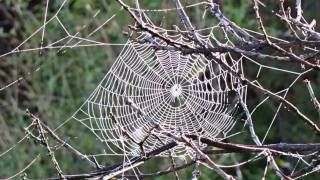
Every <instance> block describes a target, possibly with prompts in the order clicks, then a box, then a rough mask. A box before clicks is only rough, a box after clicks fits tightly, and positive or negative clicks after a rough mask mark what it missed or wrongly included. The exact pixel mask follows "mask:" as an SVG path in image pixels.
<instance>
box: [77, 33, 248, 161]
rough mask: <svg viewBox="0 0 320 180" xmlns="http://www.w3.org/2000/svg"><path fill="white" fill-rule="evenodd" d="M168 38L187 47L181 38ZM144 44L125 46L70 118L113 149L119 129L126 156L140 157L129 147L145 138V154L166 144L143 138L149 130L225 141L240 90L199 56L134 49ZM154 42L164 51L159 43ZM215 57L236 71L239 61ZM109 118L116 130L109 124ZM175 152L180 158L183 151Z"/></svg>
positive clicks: (242, 90)
mask: <svg viewBox="0 0 320 180" xmlns="http://www.w3.org/2000/svg"><path fill="white" fill-rule="evenodd" d="M210 34H211V33H210ZM166 36H168V34H166ZM170 37H171V38H174V39H175V41H177V42H180V43H189V44H190V42H188V40H187V39H185V38H183V37H182V36H181V35H176V36H172V35H171V36H170ZM209 37H210V35H209V36H208V35H207V36H202V40H203V41H204V42H208V39H209ZM148 38H150V37H149V36H148V35H141V36H140V37H138V38H135V40H133V41H132V40H129V41H128V42H127V43H126V45H125V48H124V49H123V51H122V53H121V54H120V55H119V57H118V59H117V60H116V61H115V63H114V65H113V66H112V67H111V69H110V71H109V72H108V73H107V75H106V76H105V77H104V79H103V80H102V81H101V82H100V83H99V85H98V86H97V88H96V89H95V90H94V92H93V93H92V94H91V95H90V97H89V98H88V99H87V100H86V102H85V103H84V105H83V106H82V107H81V108H80V109H79V111H78V112H77V113H76V114H75V115H74V116H73V117H74V118H75V119H77V120H78V121H79V122H81V123H83V124H84V125H85V126H87V127H88V128H90V130H91V131H92V132H93V133H94V134H95V135H97V137H98V138H99V139H100V140H101V141H103V142H106V143H113V144H115V145H116V146H117V147H118V148H119V149H122V145H121V140H120V138H121V135H120V134H119V131H120V130H119V128H120V127H122V128H124V131H126V132H128V133H129V134H130V135H131V136H132V137H133V139H134V141H133V140H132V139H131V140H130V139H127V140H126V143H125V144H126V146H125V148H126V149H125V150H123V149H122V152H128V153H130V154H131V155H139V154H141V152H139V146H138V145H137V144H136V143H135V142H141V141H143V140H144V139H145V138H147V139H146V142H145V146H144V147H145V149H146V150H147V151H150V150H153V149H156V148H158V147H160V146H161V145H163V144H164V143H168V142H170V138H165V139H162V138H160V139H159V138H154V137H152V136H151V137H147V136H148V135H149V133H150V132H149V131H150V129H152V128H153V127H154V126H155V124H156V125H161V126H162V127H164V128H165V130H167V131H170V132H171V133H173V134H176V135H179V134H180V133H183V134H197V135H199V136H202V137H206V138H218V137H219V135H220V138H225V137H226V135H227V134H228V132H229V131H230V130H231V128H232V127H233V125H234V124H235V122H236V116H235V114H236V113H237V110H238V105H237V104H238V101H239V100H238V97H239V98H242V99H244V98H245V94H246V87H245V86H242V85H241V83H240V80H239V79H238V78H236V77H234V76H233V75H232V74H231V73H229V72H227V71H224V70H223V69H222V68H221V67H220V65H219V64H217V63H216V62H214V61H209V60H207V59H206V58H204V57H201V56H200V55H183V54H181V52H179V51H175V50H171V51H170V50H155V49H154V48H153V46H152V44H149V45H147V44H141V43H139V42H144V41H146V39H148ZM156 42H157V44H159V45H163V46H166V44H165V43H164V42H161V41H160V40H157V41H156ZM191 45H193V44H191ZM216 56H217V57H219V58H221V59H224V60H225V61H226V58H227V57H229V58H230V59H231V62H230V63H231V67H232V68H233V69H234V70H235V71H240V70H241V69H242V68H241V64H242V62H241V60H234V59H232V57H231V56H230V55H228V54H216ZM137 109H138V110H137ZM111 113H112V114H114V116H115V118H116V119H117V121H118V122H119V124H117V123H116V122H114V121H112V118H111V117H110V114H111ZM79 117H80V118H79ZM132 141H133V142H132ZM112 151H113V152H115V153H116V152H117V150H112ZM137 151H138V152H137ZM175 151H176V153H178V154H179V153H182V152H180V151H183V148H182V149H181V148H180V147H178V148H176V150H175Z"/></svg>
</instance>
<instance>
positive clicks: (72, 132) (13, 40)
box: [0, 0, 320, 179]
mask: <svg viewBox="0 0 320 180" xmlns="http://www.w3.org/2000/svg"><path fill="white" fill-rule="evenodd" d="M49 2H50V3H49V8H48V19H49V18H50V17H52V16H53V15H54V14H55V12H56V11H57V10H58V8H59V6H60V5H61V3H62V0H50V1H49ZM126 2H127V3H128V4H131V5H133V1H126ZM140 2H141V8H143V9H164V8H174V3H173V2H172V1H171V0H153V1H149V0H140ZM181 2H182V3H183V4H184V5H190V4H194V3H196V2H200V1H193V0H182V1H181ZM264 2H266V3H269V4H270V5H271V7H274V8H275V9H277V6H276V4H277V3H274V2H277V0H272V1H264ZM285 2H286V3H285V5H286V6H287V7H291V9H292V10H294V3H295V1H294V0H291V1H290V0H287V1H285ZM218 3H220V4H221V9H222V10H223V11H224V13H225V15H226V16H227V17H228V18H229V19H231V20H233V21H234V22H236V23H237V24H238V25H240V26H243V27H246V28H248V29H252V30H257V23H256V19H255V17H254V12H253V10H252V4H251V0H225V1H223V3H222V1H221V2H218ZM45 7H46V1H44V0H28V1H25V0H1V1H0V55H1V54H5V53H7V52H10V51H12V50H13V49H14V48H15V47H16V46H18V45H19V44H20V43H21V42H23V41H24V40H25V39H26V38H28V37H29V36H30V35H31V34H32V33H34V32H35V31H36V30H37V29H38V28H39V27H41V26H42V24H43V20H44V14H45ZM204 9H205V6H204V5H202V6H196V7H194V8H193V10H192V11H187V12H188V14H189V15H190V17H191V20H192V22H193V23H194V24H195V26H196V27H206V26H210V25H212V24H214V23H216V22H217V21H216V20H215V19H214V18H213V17H210V15H207V18H206V19H202V16H203V13H204ZM303 9H304V13H305V17H306V18H308V19H307V20H308V21H309V22H310V21H311V20H312V19H316V20H317V21H318V22H319V20H320V13H317V12H318V10H319V9H320V1H318V0H308V1H303ZM262 12H263V13H265V14H264V19H265V22H266V26H267V31H268V32H269V33H270V34H272V35H274V36H278V37H282V38H286V36H287V35H288V32H287V30H286V27H285V26H283V25H282V24H281V22H280V21H276V20H275V19H274V18H273V17H272V16H271V15H270V14H268V10H266V9H262ZM114 14H116V16H115V18H113V19H112V20H111V21H110V22H108V24H107V25H105V26H104V27H103V28H102V29H100V30H99V32H97V33H95V34H94V35H93V36H92V37H90V39H94V40H97V41H100V42H109V43H125V42H126V39H127V38H128V36H126V35H125V34H126V32H129V28H128V25H130V24H132V20H131V18H130V17H129V16H128V14H127V13H126V12H125V11H121V10H120V6H119V5H118V4H117V3H116V2H114V1H112V0H99V1H97V0H68V1H67V2H66V4H65V5H64V7H63V9H62V10H61V11H60V12H59V18H60V20H61V21H62V23H63V24H64V25H65V26H66V28H67V29H68V31H69V32H70V33H71V34H76V33H78V35H79V36H82V37H85V36H86V35H88V34H89V33H90V32H91V31H92V30H93V29H95V28H96V27H98V26H99V25H100V24H102V23H103V22H105V21H106V19H108V18H110V17H111V16H112V15H114ZM148 15H150V17H151V18H152V20H153V22H155V24H157V25H159V24H162V25H163V26H168V27H169V26H170V24H171V25H172V24H175V23H177V24H179V23H180V21H179V17H178V14H177V12H176V11H172V12H170V13H163V12H162V13H160V12H150V13H148ZM166 23H167V24H166ZM63 36H65V32H64V31H63V30H62V28H61V26H59V24H58V23H57V22H53V23H50V24H48V25H47V28H46V31H45V36H44V40H43V44H49V43H52V42H54V41H55V40H58V39H59V38H61V37H63ZM41 38H42V37H41V33H38V34H36V35H35V36H33V37H32V38H31V39H30V40H28V42H26V43H25V44H24V45H23V46H22V47H21V49H28V48H36V47H40V46H41V41H42V39H41ZM70 44H72V43H70ZM121 48H122V47H121V46H94V47H77V48H68V49H62V50H59V49H53V50H42V51H41V52H39V51H31V52H21V53H13V54H10V55H7V56H4V57H1V58H0V87H1V88H2V87H4V86H6V85H9V84H10V83H11V82H14V81H15V80H17V79H18V78H19V77H23V78H24V79H23V80H21V81H19V82H18V83H14V84H13V85H12V86H10V87H7V88H4V89H3V90H1V91H0V154H1V152H3V151H5V150H7V149H8V148H10V147H12V146H13V145H15V144H16V143H17V142H18V141H19V140H20V139H21V138H22V137H23V136H24V135H25V132H24V130H23V128H25V127H26V126H28V125H29V124H30V123H31V120H30V117H29V116H28V115H27V114H26V109H28V110H29V111H30V112H32V113H34V114H36V115H38V116H39V117H40V119H41V120H43V121H44V122H45V123H46V124H47V125H48V126H50V127H52V128H53V129H54V128H55V127H58V126H59V125H60V124H62V123H63V122H64V121H65V120H66V119H68V118H69V117H70V116H71V115H72V113H73V112H74V111H75V110H76V109H77V108H78V107H79V106H80V105H81V104H82V103H83V102H84V101H85V100H86V98H87V97H88V96H89V95H90V93H91V92H92V91H93V90H94V89H95V87H96V85H97V84H98V82H100V80H101V79H102V78H103V77H104V75H105V74H106V73H107V71H108V69H109V68H110V66H111V65H112V63H113V62H114V61H115V60H116V57H117V55H118V54H119V52H120V50H121ZM38 68H40V69H39V70H37V69H38ZM268 73H270V72H265V74H264V77H266V79H265V81H264V82H265V83H266V86H267V87H270V88H271V89H279V88H281V86H282V83H283V82H285V81H286V77H285V76H282V77H277V78H278V79H277V80H278V81H277V82H275V81H274V79H272V78H271V77H273V76H272V74H268ZM309 79H311V80H312V82H313V87H314V88H315V93H316V95H317V94H319V93H320V92H319V90H320V86H319V85H318V84H319V76H318V75H317V74H312V75H310V77H309ZM295 88H296V89H295V90H294V91H292V92H291V93H290V97H291V98H292V99H294V101H295V102H296V103H297V104H298V105H299V108H301V109H302V110H303V111H304V112H306V114H308V115H310V116H311V117H312V118H311V119H319V117H318V116H317V113H316V112H314V111H313V110H311V109H312V108H310V107H312V104H311V103H310V102H309V98H306V97H307V96H308V94H307V93H306V94H304V93H301V92H306V89H305V87H304V86H297V87H295ZM262 99H263V97H262V96H260V95H257V94H255V93H251V94H249V96H248V104H249V105H250V104H253V105H254V104H257V102H259V101H261V100H262ZM265 106H266V107H264V108H262V109H261V110H260V111H259V112H257V113H256V114H255V117H259V121H256V122H255V126H256V129H257V134H258V135H261V136H263V135H264V133H265V132H266V129H267V128H268V125H269V123H270V117H272V114H274V113H275V112H274V111H275V106H274V104H273V103H267V104H266V105H265ZM252 107H253V106H252ZM252 107H251V108H252ZM280 116H281V117H282V118H285V119H288V121H278V120H277V121H276V123H275V126H273V128H272V130H271V131H270V134H269V136H268V137H267V139H266V142H268V143H278V142H291V143H295V142H310V141H316V139H315V138H314V137H313V136H312V135H311V134H309V133H308V132H307V131H308V129H307V128H305V126H304V125H301V124H300V123H297V122H298V121H295V118H296V117H293V116H290V115H286V114H285V113H282V112H280ZM280 129H282V131H281V130H280ZM283 129H285V131H284V130H283ZM59 134H60V135H61V136H62V137H63V138H64V139H67V140H68V141H70V143H74V144H77V146H78V147H81V149H82V150H83V151H84V152H88V153H92V154H93V152H95V153H98V152H99V151H100V150H101V149H103V146H104V145H103V144H102V143H99V142H98V141H97V140H96V139H95V137H93V136H92V133H90V132H89V131H87V130H86V129H85V128H83V127H81V126H80V125H79V123H67V124H66V125H65V126H63V127H62V128H61V129H59ZM246 138H249V137H246ZM243 140H244V139H243V138H242V137H241V136H237V137H235V139H234V141H235V142H243ZM248 141H249V140H248ZM39 153H40V158H39V160H38V161H37V163H35V164H34V165H33V166H32V167H31V168H29V169H28V170H27V171H26V174H27V177H28V178H30V179H37V178H41V177H52V176H57V174H56V170H55V169H54V167H53V166H52V163H51V162H50V158H48V156H47V151H46V149H45V148H44V147H43V146H40V145H39V144H37V143H35V142H33V141H32V139H30V140H28V141H25V142H23V143H19V144H17V146H16V147H15V148H14V149H13V150H12V151H10V152H9V153H7V154H5V155H4V156H0V178H3V177H8V176H11V175H13V174H15V173H16V172H17V171H18V170H20V169H23V168H24V167H25V166H26V165H27V164H28V163H30V161H31V160H32V159H33V158H34V157H36V155H37V154H39ZM56 156H57V159H58V160H59V163H60V165H61V166H62V168H63V170H64V171H65V172H68V174H72V173H79V172H87V171H88V170H89V168H88V166H87V164H86V163H84V162H83V161H81V160H79V159H78V158H77V157H73V156H70V154H69V153H68V152H65V151H63V150H61V151H56ZM247 157H249V155H248V156H246V155H242V156H237V157H234V158H236V159H237V161H241V160H245V159H246V158H247ZM101 158H105V161H106V162H105V165H110V164H112V163H113V162H115V161H116V160H117V159H115V160H114V161H113V159H108V157H101ZM159 161H160V162H161V163H159ZM159 161H158V162H157V161H151V162H150V163H148V164H147V165H146V166H145V167H144V168H145V169H146V167H148V171H152V170H153V169H157V168H158V167H159V166H163V167H166V165H167V164H168V162H169V161H168V160H162V159H160V160H159ZM216 161H217V162H227V163H228V162H230V163H232V162H233V161H234V159H233V158H231V157H227V158H225V157H217V158H216ZM278 163H279V164H280V165H281V167H283V168H285V167H286V166H290V165H287V164H281V159H278ZM264 167H265V161H256V162H253V163H250V164H248V165H245V166H242V167H241V170H242V172H243V177H244V179H259V178H261V177H262V173H261V172H263V170H264ZM288 168H290V167H288ZM142 169H143V168H142ZM193 169H194V167H190V168H187V169H185V170H183V171H181V172H179V174H180V175H181V177H182V179H185V178H188V179H190V178H191V176H192V171H193ZM201 170H202V171H201V178H200V179H215V178H217V177H216V176H215V174H214V173H213V172H212V171H210V170H208V169H206V168H203V169H201ZM258 172H259V173H258ZM316 176H317V175H314V176H309V177H308V178H307V179H313V178H315V177H316ZM168 177H169V178H173V177H174V176H173V175H172V174H171V175H168V176H164V177H159V178H157V179H166V178H168ZM267 179H277V177H276V176H275V175H274V173H273V172H272V171H270V172H268V174H267Z"/></svg>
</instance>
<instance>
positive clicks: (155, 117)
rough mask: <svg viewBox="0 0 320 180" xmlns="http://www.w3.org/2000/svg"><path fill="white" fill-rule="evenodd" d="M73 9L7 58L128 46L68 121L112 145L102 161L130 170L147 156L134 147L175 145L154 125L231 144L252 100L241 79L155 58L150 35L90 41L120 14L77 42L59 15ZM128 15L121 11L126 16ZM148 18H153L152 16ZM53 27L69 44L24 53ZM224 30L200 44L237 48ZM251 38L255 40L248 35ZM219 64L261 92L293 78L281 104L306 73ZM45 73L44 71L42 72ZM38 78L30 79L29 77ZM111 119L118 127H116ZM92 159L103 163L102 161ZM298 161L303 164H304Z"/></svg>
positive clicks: (238, 61) (231, 60)
mask: <svg viewBox="0 0 320 180" xmlns="http://www.w3.org/2000/svg"><path fill="white" fill-rule="evenodd" d="M48 2H49V1H47V3H48ZM66 2H67V1H66V0H65V1H63V2H62V4H61V6H60V8H59V9H58V11H57V12H56V14H55V15H54V16H53V17H51V18H47V14H45V18H44V24H43V25H42V26H41V27H40V28H39V29H37V30H36V31H35V32H34V33H33V34H32V35H31V36H30V37H29V38H27V39H26V40H25V41H23V42H22V43H21V44H20V45H19V46H17V47H16V48H15V49H14V50H12V51H10V52H8V53H6V54H3V55H1V56H0V57H6V56H9V55H14V54H18V53H22V54H23V53H27V52H39V51H43V50H46V49H49V50H52V49H57V50H58V52H60V51H63V50H67V49H73V48H80V47H85V48H95V47H97V46H112V45H116V46H123V50H122V51H121V53H120V54H119V56H118V58H117V59H116V61H115V62H114V64H113V65H112V67H111V68H110V70H109V71H108V73H107V74H106V75H105V77H104V78H103V80H102V81H101V82H100V83H99V84H98V85H97V87H96V89H95V90H94V91H93V92H92V93H91V94H90V96H89V97H88V98H87V99H86V100H85V102H84V103H83V105H82V106H81V107H80V108H79V109H78V110H77V111H76V112H75V113H74V114H73V115H72V117H71V118H70V119H68V120H67V121H66V122H68V123H73V122H78V123H81V124H82V125H83V126H85V127H87V128H88V129H89V130H90V131H91V132H92V133H93V134H94V135H95V136H96V137H97V138H98V139H99V140H100V141H101V142H103V143H105V145H106V146H107V148H108V150H109V152H108V153H107V152H106V153H105V154H102V155H104V156H107V155H122V156H123V162H126V163H128V164H130V162H129V161H130V160H129V159H128V156H139V155H141V149H140V147H139V146H138V145H137V143H135V142H134V141H136V142H140V141H142V140H144V139H146V142H145V143H144V148H145V150H146V151H152V150H154V149H156V148H157V147H160V146H161V145H163V144H164V143H167V142H169V141H170V139H169V138H168V137H165V136H163V137H162V136H160V139H159V138H156V137H153V136H148V134H149V131H150V130H151V129H152V128H153V127H154V126H155V125H161V126H162V127H164V128H165V129H166V130H167V131H169V132H171V133H173V134H180V133H183V134H196V135H199V136H201V137H206V138H210V139H216V140H221V139H225V138H227V137H228V134H229V132H230V131H231V130H232V129H233V128H234V126H235V124H236V122H237V121H238V120H239V118H240V117H238V115H239V113H241V108H240V107H239V101H244V102H246V97H247V87H246V86H244V85H242V84H241V82H240V80H239V79H238V78H237V77H234V76H233V75H232V74H231V73H229V72H227V71H225V70H223V69H222V68H221V67H220V65H219V64H217V63H216V62H214V61H209V60H207V59H206V58H205V57H202V56H200V55H195V54H193V55H185V54H181V53H180V52H179V51H175V50H155V48H154V44H152V43H149V42H148V41H149V39H150V35H149V34H146V33H141V34H138V35H137V37H135V38H132V39H129V40H128V41H127V42H126V43H118V44H114V43H108V42H100V41H97V40H94V39H90V37H91V36H92V35H94V34H95V33H97V32H99V31H100V30H101V29H102V28H103V27H104V26H107V25H108V23H109V22H111V21H112V20H113V18H114V17H115V16H116V15H117V14H114V15H112V16H110V17H108V18H107V19H106V21H105V22H103V23H101V25H100V26H99V27H97V28H95V29H93V30H92V31H91V32H90V33H88V34H87V35H86V36H83V37H82V36H80V35H79V33H75V34H72V33H71V32H70V31H69V30H68V28H67V23H64V22H62V21H61V20H60V18H59V15H60V14H59V13H60V11H61V10H63V7H64V6H65V4H66ZM203 4H205V3H197V4H193V5H190V7H193V6H198V5H203ZM47 9H48V7H46V11H47ZM121 11H122V10H119V12H121ZM168 11H176V9H174V8H172V9H160V10H146V9H142V11H141V12H143V13H158V12H168ZM119 12H118V13H119ZM97 13H98V12H97ZM145 16H146V17H147V15H145ZM50 23H56V25H58V26H60V27H61V30H62V33H61V34H64V36H63V37H62V38H61V37H59V38H58V39H55V40H53V42H52V43H50V44H48V45H45V44H44V43H43V42H40V44H41V45H40V47H35V48H25V49H24V48H23V45H25V44H28V41H29V40H31V39H32V38H33V37H34V36H36V35H39V33H40V34H41V36H42V41H43V38H44V37H45V31H46V28H47V26H48V25H50ZM222 24H223V23H221V22H220V23H217V24H215V25H213V26H211V27H206V28H203V29H198V30H196V32H197V34H198V35H199V38H200V40H201V41H202V42H205V43H206V46H208V47H215V44H216V43H217V42H218V43H221V44H230V45H233V44H232V41H231V40H230V39H229V38H232V37H230V36H232V35H230V34H228V31H227V30H226V29H224V28H223V25H222ZM84 28H85V27H83V29H84ZM161 31H162V32H161V33H162V34H163V35H165V36H167V37H170V38H171V39H174V40H176V41H177V42H180V43H183V44H188V45H190V46H194V44H193V43H192V42H190V40H188V39H186V38H185V37H183V36H181V33H180V31H176V30H169V31H167V30H163V29H161ZM218 32H222V33H223V34H224V35H225V37H224V42H222V41H219V40H218V39H219V38H218V37H216V34H218ZM248 33H253V32H252V31H249V30H248ZM154 41H155V42H156V44H158V45H161V46H167V44H166V43H165V42H163V41H161V40H159V39H154ZM141 42H145V43H141ZM214 56H215V57H217V58H219V59H222V60H223V61H224V62H227V63H228V64H229V65H230V67H231V68H232V69H233V70H234V71H237V72H239V71H240V72H241V73H242V74H245V75H247V76H251V77H254V79H255V81H254V82H255V83H256V84H258V85H261V84H264V79H263V78H262V77H263V72H267V71H269V72H270V71H271V72H275V73H277V74H279V75H287V76H288V77H290V78H288V79H290V80H289V83H288V86H287V87H285V88H283V89H277V90H275V91H276V92H277V93H276V94H280V95H281V96H282V97H286V96H287V94H288V92H289V90H290V89H291V88H292V86H294V84H295V83H296V82H297V80H298V79H299V78H300V77H301V76H302V75H303V74H304V73H306V72H307V71H304V72H299V71H295V70H292V71H291V70H286V69H282V68H281V65H272V66H269V65H265V64H263V63H261V62H260V61H259V59H252V58H250V57H248V56H246V55H244V54H241V55H240V56H235V55H233V54H230V53H216V54H215V55H214ZM245 64H251V66H250V67H255V70H250V72H249V70H247V69H246V68H245V67H246V66H245ZM277 66H279V67H277ZM40 69H41V66H40V67H39V68H36V70H35V71H38V70H40ZM35 71H30V73H29V74H28V76H29V75H31V74H32V73H34V72H35ZM252 71H254V72H252ZM260 78H261V79H260ZM23 79H24V77H19V78H17V80H14V81H12V82H10V83H7V84H6V85H5V86H2V87H1V89H0V91H4V90H6V89H7V88H10V87H11V86H12V85H14V84H16V83H18V82H20V81H23ZM268 100H269V97H266V98H264V99H262V100H260V101H259V102H257V103H256V104H254V105H251V106H250V107H252V108H250V109H249V110H250V113H251V115H252V116H253V114H254V113H255V112H257V111H258V110H259V108H260V107H261V106H263V105H264V104H265V103H266V102H267V101H268ZM281 108H282V104H281V103H279V104H278V105H277V106H276V110H275V112H274V113H273V114H272V117H271V123H270V124H269V126H268V129H267V130H266V131H265V134H264V137H263V139H262V144H263V143H264V141H265V139H266V137H267V136H268V134H269V132H270V129H271V128H272V126H273V123H274V121H275V119H276V118H277V115H278V113H279V112H280V109H281ZM111 115H113V116H114V118H115V120H112V117H111ZM72 120H76V121H72ZM66 122H63V123H61V124H60V126H59V127H58V128H57V129H59V128H61V127H62V126H64V125H65V123H66ZM121 128H124V130H125V131H126V132H128V133H129V135H130V137H132V139H130V138H128V137H126V136H125V135H124V134H123V132H121V131H122V130H121ZM57 129H56V130H57ZM25 138H26V136H25V137H24V138H23V139H22V140H20V141H19V142H18V143H21V142H22V141H23V140H24V139H25ZM15 146H16V145H14V146H13V147H12V148H9V149H8V150H7V151H5V152H4V153H2V154H0V157H3V156H4V155H5V154H7V153H8V152H9V151H11V150H12V149H13V148H15ZM187 151H188V150H187V149H186V148H185V146H183V145H179V146H177V147H176V148H175V149H174V150H173V152H171V153H173V155H174V156H179V155H181V154H182V155H184V154H186V152H187ZM88 155H90V156H98V154H88ZM164 155H168V154H164ZM99 156H100V155H99ZM298 158H299V161H300V159H302V158H300V157H298ZM302 160H303V159H302ZM249 161H250V160H248V162H249ZM33 162H34V161H32V163H33ZM28 167H29V166H28Z"/></svg>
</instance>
